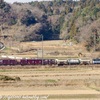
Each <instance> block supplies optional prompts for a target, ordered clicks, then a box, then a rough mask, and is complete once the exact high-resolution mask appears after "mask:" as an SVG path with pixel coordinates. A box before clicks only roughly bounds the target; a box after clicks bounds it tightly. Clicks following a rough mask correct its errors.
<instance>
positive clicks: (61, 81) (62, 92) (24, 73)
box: [0, 66, 100, 100]
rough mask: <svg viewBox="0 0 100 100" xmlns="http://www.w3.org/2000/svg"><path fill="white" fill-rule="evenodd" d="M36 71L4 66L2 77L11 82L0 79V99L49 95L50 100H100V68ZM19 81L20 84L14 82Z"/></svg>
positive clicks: (73, 67) (41, 69)
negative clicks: (11, 96) (0, 97)
mask: <svg viewBox="0 0 100 100" xmlns="http://www.w3.org/2000/svg"><path fill="white" fill-rule="evenodd" d="M6 67H9V66H6ZM26 67H29V66H26ZM32 67H33V66H31V67H29V68H23V67H20V68H17V67H12V68H9V69H8V68H7V69H5V68H4V66H2V68H1V69H0V77H2V76H8V77H9V78H7V79H6V80H5V79H1V78H0V79H1V80H0V95H5V96H7V95H13V96H15V95H17V96H19V95H20V96H22V95H26V96H27V95H39V96H43V95H45V96H48V99H47V100H99V99H100V68H99V67H100V66H92V67H93V68H91V66H65V67H52V68H50V66H46V67H44V66H41V67H40V66H35V67H37V68H34V67H33V68H32ZM16 77H17V78H20V80H12V78H13V79H15V78H16ZM34 100H35V99H34ZM39 100H40V99H39ZM43 100H44V99H43Z"/></svg>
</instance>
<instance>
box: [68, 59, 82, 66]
mask: <svg viewBox="0 0 100 100" xmlns="http://www.w3.org/2000/svg"><path fill="white" fill-rule="evenodd" d="M67 63H68V65H79V64H80V63H81V62H80V60H79V59H68V60H67Z"/></svg>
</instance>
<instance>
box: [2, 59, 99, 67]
mask: <svg viewBox="0 0 100 100" xmlns="http://www.w3.org/2000/svg"><path fill="white" fill-rule="evenodd" d="M89 64H100V58H97V59H92V60H82V59H72V58H71V59H66V60H61V59H35V58H34V59H23V58H22V59H10V58H7V59H0V65H5V66H6V65H21V66H25V65H58V66H60V65H89Z"/></svg>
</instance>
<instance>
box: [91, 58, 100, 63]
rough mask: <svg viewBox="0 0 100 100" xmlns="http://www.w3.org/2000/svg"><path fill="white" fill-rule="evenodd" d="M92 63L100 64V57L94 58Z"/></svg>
mask: <svg viewBox="0 0 100 100" xmlns="http://www.w3.org/2000/svg"><path fill="white" fill-rule="evenodd" d="M92 64H100V58H97V59H93V60H92Z"/></svg>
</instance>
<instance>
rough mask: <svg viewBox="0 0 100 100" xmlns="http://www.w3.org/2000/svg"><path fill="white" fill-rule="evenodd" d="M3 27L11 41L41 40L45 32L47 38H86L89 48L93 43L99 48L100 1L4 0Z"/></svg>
mask: <svg viewBox="0 0 100 100" xmlns="http://www.w3.org/2000/svg"><path fill="white" fill-rule="evenodd" d="M0 29H1V31H0V34H1V36H2V35H7V36H12V41H33V40H41V34H43V37H44V40H53V39H54V40H55V39H72V40H75V41H77V42H79V43H80V42H84V43H85V46H86V47H87V49H88V50H90V49H91V47H92V46H94V45H96V50H100V1H99V0H80V1H73V0H64V1H63V0H54V1H42V2H38V1H35V2H29V3H18V2H15V3H13V4H8V3H6V2H4V1H1V3H0ZM94 33H95V35H94ZM5 40H6V41H8V40H7V39H5ZM94 41H95V42H94Z"/></svg>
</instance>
